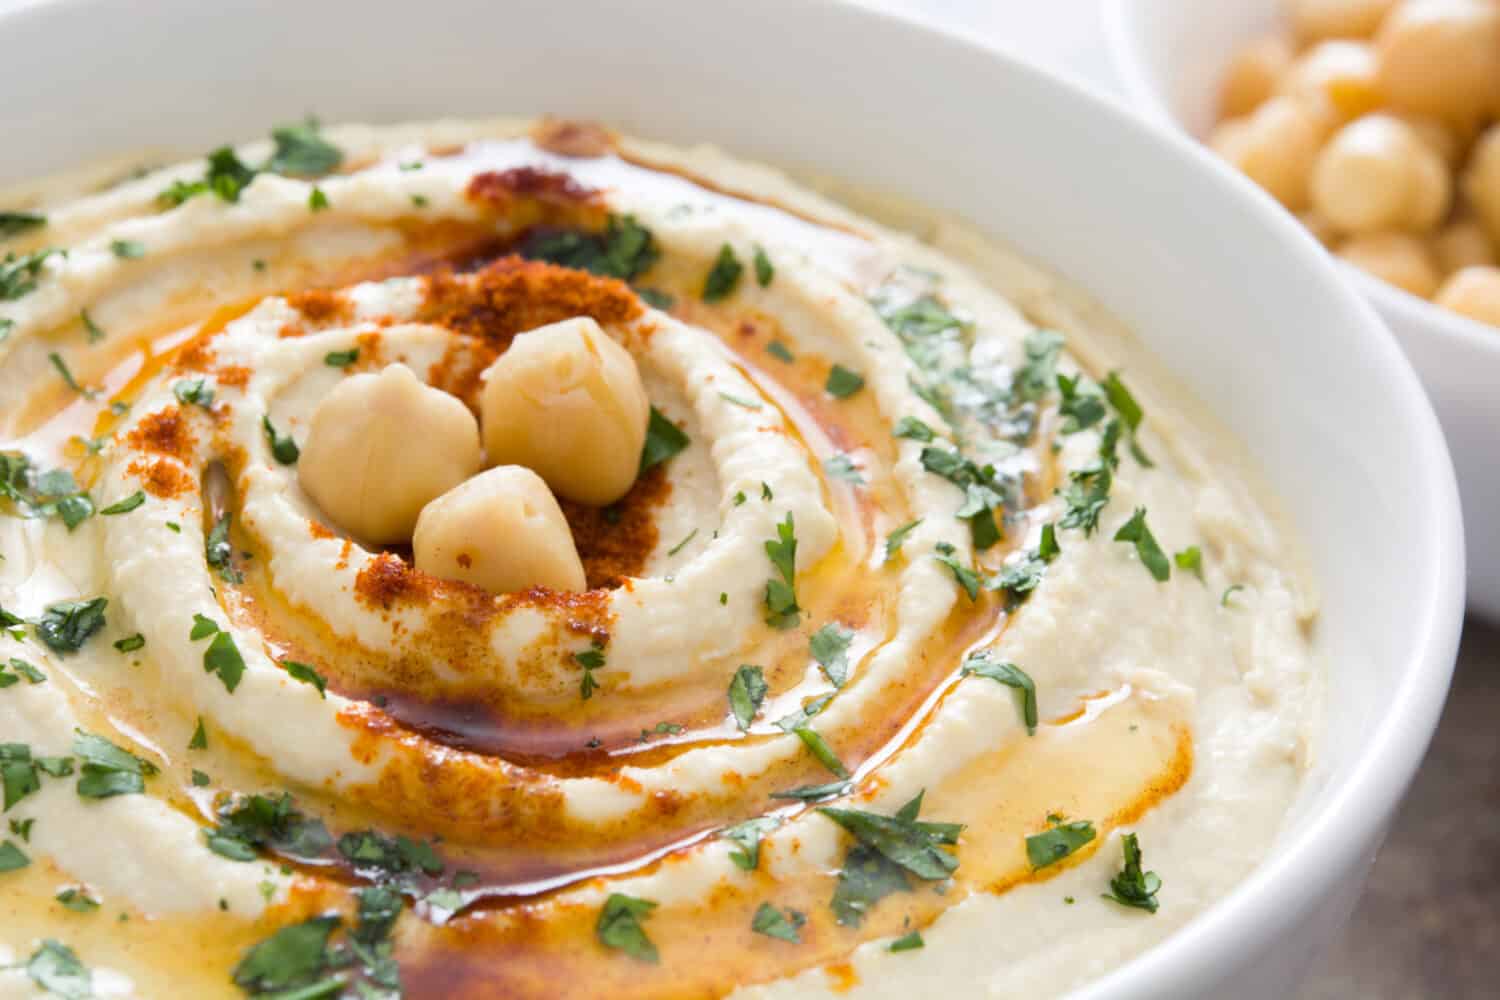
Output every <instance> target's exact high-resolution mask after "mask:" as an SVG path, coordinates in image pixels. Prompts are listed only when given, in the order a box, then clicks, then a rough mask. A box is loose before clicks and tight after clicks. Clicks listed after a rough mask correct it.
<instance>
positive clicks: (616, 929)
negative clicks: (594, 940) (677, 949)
mask: <svg viewBox="0 0 1500 1000" xmlns="http://www.w3.org/2000/svg"><path fill="white" fill-rule="evenodd" d="M654 909H656V904H655V903H653V902H652V901H651V900H649V899H636V898H635V897H634V896H627V895H625V894H624V893H622V892H613V893H610V895H609V898H608V899H606V900H605V901H604V907H603V909H601V910H600V911H599V920H598V922H597V923H596V924H595V926H594V930H595V933H597V934H598V936H599V943H600V944H602V945H604V946H605V947H606V948H615V949H617V950H619V951H623V952H624V953H625V954H627V955H629V956H630V957H631V958H637V959H640V960H641V961H643V962H653V963H654V962H660V961H661V956H660V955H659V954H658V953H657V951H656V945H654V944H652V943H651V939H650V938H648V937H647V936H646V932H645V930H644V929H643V928H642V927H641V922H642V921H643V920H645V919H646V918H647V917H649V916H651V911H652V910H654Z"/></svg>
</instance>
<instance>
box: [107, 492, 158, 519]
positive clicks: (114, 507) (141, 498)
mask: <svg viewBox="0 0 1500 1000" xmlns="http://www.w3.org/2000/svg"><path fill="white" fill-rule="evenodd" d="M145 502H146V494H145V492H144V491H142V490H136V491H135V492H134V493H132V494H130V496H128V497H125V498H124V499H123V500H116V501H115V502H114V503H112V504H110V505H109V506H108V507H105V508H104V509H103V510H101V511H100V512H99V513H100V514H103V515H104V516H105V517H114V516H115V515H117V514H129V513H130V512H131V511H133V510H135V509H136V508H137V507H139V506H140V505H141V504H143V503H145Z"/></svg>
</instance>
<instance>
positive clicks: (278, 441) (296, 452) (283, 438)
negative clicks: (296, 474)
mask: <svg viewBox="0 0 1500 1000" xmlns="http://www.w3.org/2000/svg"><path fill="white" fill-rule="evenodd" d="M260 422H261V426H262V427H264V428H265V431H266V441H267V442H268V443H269V444H270V446H271V455H272V457H274V458H275V459H276V461H278V462H280V463H281V464H282V465H295V464H297V459H298V458H299V457H300V456H301V454H302V452H301V449H299V448H298V447H297V442H296V441H293V440H292V436H291V435H290V434H278V433H276V426H275V425H274V424H272V423H271V417H270V415H269V414H267V415H266V416H264V417H261V418H260Z"/></svg>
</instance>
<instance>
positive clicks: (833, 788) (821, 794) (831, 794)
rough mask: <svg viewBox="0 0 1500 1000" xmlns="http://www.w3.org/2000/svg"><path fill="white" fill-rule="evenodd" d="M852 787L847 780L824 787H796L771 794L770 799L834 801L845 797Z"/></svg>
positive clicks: (852, 783)
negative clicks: (842, 796) (841, 796)
mask: <svg viewBox="0 0 1500 1000" xmlns="http://www.w3.org/2000/svg"><path fill="white" fill-rule="evenodd" d="M853 787H854V782H852V781H848V780H843V781H830V782H829V783H828V784H826V785H798V786H797V787H796V788H788V789H786V790H785V791H782V792H772V793H771V798H773V799H791V800H794V801H797V802H821V801H823V800H824V799H834V798H838V797H839V796H840V795H845V794H847V793H848V792H849V790H850V789H851V788H853Z"/></svg>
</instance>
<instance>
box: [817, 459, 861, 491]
mask: <svg viewBox="0 0 1500 1000" xmlns="http://www.w3.org/2000/svg"><path fill="white" fill-rule="evenodd" d="M823 471H824V472H826V473H827V474H828V475H829V477H831V478H833V479H840V480H843V481H844V482H846V483H849V484H850V485H852V486H864V485H865V477H864V476H862V475H860V472H859V467H858V466H856V465H855V464H854V461H853V459H851V458H850V457H849V456H848V455H845V454H842V453H840V454H837V455H830V456H829V457H828V458H827V459H825V460H824V461H823Z"/></svg>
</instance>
